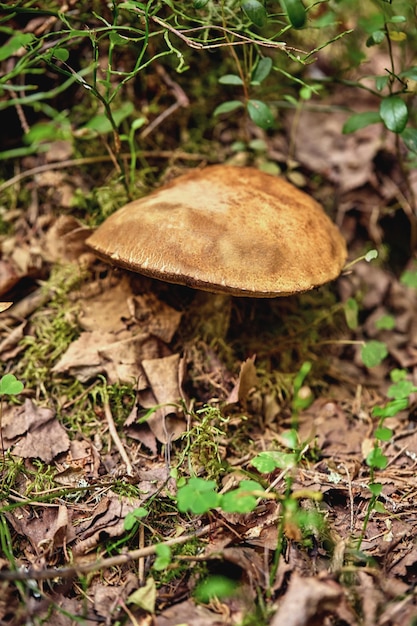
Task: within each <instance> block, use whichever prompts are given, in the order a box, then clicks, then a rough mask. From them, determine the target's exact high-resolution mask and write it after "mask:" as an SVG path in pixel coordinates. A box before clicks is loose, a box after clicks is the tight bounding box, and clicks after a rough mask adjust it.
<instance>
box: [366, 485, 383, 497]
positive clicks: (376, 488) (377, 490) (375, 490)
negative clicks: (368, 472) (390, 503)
mask: <svg viewBox="0 0 417 626" xmlns="http://www.w3.org/2000/svg"><path fill="white" fill-rule="evenodd" d="M368 489H369V491H370V492H371V493H372V495H373V496H374V497H375V498H378V496H380V495H381V493H382V485H381V483H370V484H369V485H368Z"/></svg>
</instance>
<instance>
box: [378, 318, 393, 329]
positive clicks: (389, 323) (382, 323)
mask: <svg viewBox="0 0 417 626" xmlns="http://www.w3.org/2000/svg"><path fill="white" fill-rule="evenodd" d="M375 328H377V329H378V330H392V329H393V328H395V317H393V316H392V315H381V317H380V318H378V319H377V320H376V322H375Z"/></svg>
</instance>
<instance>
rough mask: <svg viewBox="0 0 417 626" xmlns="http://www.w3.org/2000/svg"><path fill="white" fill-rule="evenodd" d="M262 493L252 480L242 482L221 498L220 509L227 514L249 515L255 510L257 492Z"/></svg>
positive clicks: (261, 489)
mask: <svg viewBox="0 0 417 626" xmlns="http://www.w3.org/2000/svg"><path fill="white" fill-rule="evenodd" d="M263 491H264V489H263V487H261V485H259V483H257V482H255V481H254V480H242V481H241V482H240V484H239V487H238V488H237V489H233V490H232V491H228V492H227V493H225V494H224V495H223V496H222V499H221V502H220V507H221V509H222V511H225V512H227V513H250V512H251V511H253V510H254V509H255V508H256V503H257V500H258V498H259V495H260V494H259V492H263ZM253 492H255V494H256V495H255V494H254V493H253Z"/></svg>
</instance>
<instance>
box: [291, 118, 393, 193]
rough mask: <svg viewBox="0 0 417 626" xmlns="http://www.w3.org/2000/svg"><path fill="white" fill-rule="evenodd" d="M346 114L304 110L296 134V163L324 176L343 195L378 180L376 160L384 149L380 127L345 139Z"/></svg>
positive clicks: (375, 126) (376, 126)
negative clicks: (375, 178) (375, 175)
mask: <svg viewBox="0 0 417 626" xmlns="http://www.w3.org/2000/svg"><path fill="white" fill-rule="evenodd" d="M347 117H348V115H347V114H346V113H338V112H336V111H333V112H332V115H329V114H328V113H327V112H326V113H321V112H315V111H307V110H304V111H303V112H302V113H301V115H300V118H299V119H298V122H297V126H296V131H295V155H294V156H295V159H296V160H297V161H298V162H300V163H301V164H302V165H305V166H306V167H307V168H308V169H310V168H311V164H312V162H314V171H315V172H321V173H322V174H324V175H325V176H326V178H327V179H328V180H330V181H332V182H334V183H336V184H337V185H338V186H339V188H340V189H341V190H342V191H345V192H346V191H348V190H350V189H357V188H358V187H362V186H363V185H364V184H365V183H367V182H369V181H373V179H374V165H373V159H374V157H375V155H376V153H377V152H378V150H380V148H381V132H380V129H379V128H378V125H373V126H368V127H366V128H363V129H361V130H359V131H357V132H356V133H353V134H348V135H343V133H342V127H343V124H344V123H345V122H346V120H347Z"/></svg>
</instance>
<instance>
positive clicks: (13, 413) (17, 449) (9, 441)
mask: <svg viewBox="0 0 417 626" xmlns="http://www.w3.org/2000/svg"><path fill="white" fill-rule="evenodd" d="M3 425H4V429H3V442H4V446H5V449H8V448H11V447H12V448H13V454H14V455H16V456H20V457H22V458H31V459H34V458H39V459H41V460H42V461H44V462H45V463H50V462H51V461H52V460H53V459H54V458H55V457H56V456H57V455H58V454H60V453H62V452H66V451H67V450H68V448H69V444H70V441H69V437H68V435H67V433H66V430H65V429H64V428H63V427H62V426H61V424H60V423H59V422H58V420H57V419H56V417H55V412H54V411H53V410H52V409H48V408H46V407H37V406H36V405H35V404H34V403H33V402H32V401H31V400H30V399H26V400H25V404H24V405H23V406H19V407H13V408H12V409H11V410H9V411H6V413H5V415H4V416H3Z"/></svg>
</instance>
